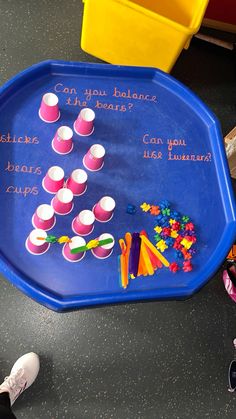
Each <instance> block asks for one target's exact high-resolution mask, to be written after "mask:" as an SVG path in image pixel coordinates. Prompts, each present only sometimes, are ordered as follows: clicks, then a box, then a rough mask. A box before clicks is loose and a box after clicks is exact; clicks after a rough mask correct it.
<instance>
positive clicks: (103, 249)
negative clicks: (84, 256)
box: [91, 233, 115, 259]
mask: <svg viewBox="0 0 236 419" xmlns="http://www.w3.org/2000/svg"><path fill="white" fill-rule="evenodd" d="M106 239H113V243H109V244H105V245H104V246H99V247H95V248H94V249H91V252H92V254H93V255H94V256H95V257H96V258H98V259H106V258H108V257H109V256H111V254H112V252H113V247H114V244H115V240H114V237H113V236H112V235H111V234H109V233H103V234H101V235H100V236H99V237H98V240H106Z"/></svg>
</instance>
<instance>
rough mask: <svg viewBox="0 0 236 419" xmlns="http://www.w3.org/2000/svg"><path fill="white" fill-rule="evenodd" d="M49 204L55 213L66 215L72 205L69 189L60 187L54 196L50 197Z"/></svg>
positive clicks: (71, 208)
mask: <svg viewBox="0 0 236 419" xmlns="http://www.w3.org/2000/svg"><path fill="white" fill-rule="evenodd" d="M51 205H52V207H53V209H54V211H55V213H56V214H59V215H67V214H69V213H70V212H71V211H72V210H73V207H74V203H73V193H72V192H71V190H70V189H67V188H62V189H59V191H58V192H57V194H56V196H54V198H53V199H52V202H51Z"/></svg>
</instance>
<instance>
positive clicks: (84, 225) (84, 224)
mask: <svg viewBox="0 0 236 419" xmlns="http://www.w3.org/2000/svg"><path fill="white" fill-rule="evenodd" d="M94 221H95V218H94V214H93V212H92V211H90V210H83V211H81V212H80V213H79V215H77V217H75V218H74V220H73V221H72V224H71V228H72V230H73V232H74V233H75V234H79V235H80V236H88V235H89V234H90V233H92V231H93V229H94Z"/></svg>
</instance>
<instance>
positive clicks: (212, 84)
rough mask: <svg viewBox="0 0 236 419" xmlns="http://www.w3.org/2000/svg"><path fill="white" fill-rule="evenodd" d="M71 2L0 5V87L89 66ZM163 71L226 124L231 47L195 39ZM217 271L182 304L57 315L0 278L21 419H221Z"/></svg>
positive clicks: (225, 322)
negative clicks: (55, 69) (27, 358)
mask: <svg viewBox="0 0 236 419" xmlns="http://www.w3.org/2000/svg"><path fill="white" fill-rule="evenodd" d="M81 17H82V3H81V1H80V0H74V1H73V0H50V1H48V0H46V1H45V0H41V1H40V2H39V1H37V0H0V27H1V37H0V63H1V64H0V70H1V83H3V82H4V81H6V80H7V79H8V78H9V77H11V76H12V75H13V74H15V73H17V72H18V71H20V70H22V69H23V68H25V67H27V66H29V65H31V64H32V63H35V62H37V61H41V60H44V59H47V58H58V59H65V60H81V61H98V60H96V59H95V58H93V57H90V56H88V55H87V54H85V53H84V52H82V51H81V49H80V27H81ZM173 75H174V76H176V77H177V78H178V79H180V80H181V81H183V82H184V83H185V84H186V85H188V86H189V87H191V88H192V89H193V90H194V91H195V92H196V93H197V94H198V95H199V96H201V97H202V98H203V100H205V102H206V103H207V104H208V105H209V106H210V107H211V108H212V109H213V110H214V112H215V113H216V114H217V115H218V117H219V119H220V120H221V123H222V128H223V132H224V133H226V132H227V130H229V129H230V128H232V127H233V125H235V119H234V118H235V107H234V99H235V90H234V89H235V80H234V65H233V56H232V53H231V52H229V51H224V50H222V49H219V48H217V47H213V46H207V45H205V44H204V43H203V42H202V41H194V42H193V43H192V45H191V47H190V49H189V51H187V52H184V53H183V54H182V55H181V57H180V59H179V60H178V62H177V64H176V66H175V68H174V71H173ZM220 279H221V277H220V275H219V274H218V276H216V277H215V278H214V279H212V281H211V282H210V283H209V284H208V285H207V286H206V287H205V288H204V289H203V290H202V291H201V292H200V293H199V294H197V295H196V296H194V297H193V298H192V299H191V300H188V301H185V302H174V301H171V302H161V303H160V302H159V303H146V304H137V305H129V304H127V305H122V306H112V307H102V308H97V309H92V310H84V311H80V312H74V313H68V314H56V313H54V312H51V311H49V310H47V309H45V308H44V307H41V306H39V305H38V304H36V303H35V302H33V301H31V300H30V299H28V298H26V297H25V296H24V295H22V294H21V293H20V292H19V291H17V290H16V289H14V288H13V287H12V286H11V285H10V284H9V283H8V282H7V281H6V280H4V279H3V278H2V279H1V280H0V318H1V322H0V331H1V332H0V348H1V350H0V378H3V377H4V375H5V374H6V373H7V372H8V371H9V369H10V368H11V365H12V363H13V361H14V360H15V359H16V358H17V357H18V356H19V354H22V353H24V352H26V351H30V350H34V351H36V352H38V353H39V354H40V356H41V361H42V368H41V371H40V375H39V378H38V380H37V382H36V383H35V384H34V385H33V386H32V387H31V388H30V389H29V390H28V391H27V392H25V393H24V394H23V395H22V396H21V398H20V399H19V400H18V401H17V403H16V404H15V406H14V411H15V413H16V414H17V416H18V418H25V419H41V418H43V419H48V418H50V419H55V418H59V419H63V418H66V419H73V418H76V419H77V418H84V419H85V418H86V419H94V418H96V419H97V418H104V419H105V418H108V419H110V418H115V419H138V418H140V419H146V418H148V419H152V418H153V419H154V418H155V419H187V418H193V419H203V418H207V419H216V418H220V419H227V418H231V419H233V418H235V415H236V394H235V395H234V394H230V393H228V392H227V368H228V364H229V361H230V360H231V357H232V345H231V341H232V339H233V338H234V337H235V336H236V306H235V305H234V304H233V303H232V302H231V301H230V300H229V298H228V297H227V295H226V293H225V291H224V289H223V285H222V283H221V280H220Z"/></svg>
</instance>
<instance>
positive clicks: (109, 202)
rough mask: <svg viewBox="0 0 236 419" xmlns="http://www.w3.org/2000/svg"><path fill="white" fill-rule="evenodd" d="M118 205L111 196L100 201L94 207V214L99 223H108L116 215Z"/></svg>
mask: <svg viewBox="0 0 236 419" xmlns="http://www.w3.org/2000/svg"><path fill="white" fill-rule="evenodd" d="M115 206H116V203H115V201H114V199H113V198H111V197H110V196H104V197H103V198H101V199H100V201H99V202H98V203H97V204H96V205H94V207H93V213H94V215H95V218H96V220H97V221H100V222H101V223H106V222H107V221H110V220H111V219H112V217H113V214H114V209H115Z"/></svg>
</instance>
